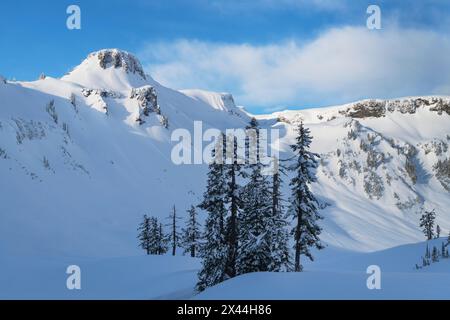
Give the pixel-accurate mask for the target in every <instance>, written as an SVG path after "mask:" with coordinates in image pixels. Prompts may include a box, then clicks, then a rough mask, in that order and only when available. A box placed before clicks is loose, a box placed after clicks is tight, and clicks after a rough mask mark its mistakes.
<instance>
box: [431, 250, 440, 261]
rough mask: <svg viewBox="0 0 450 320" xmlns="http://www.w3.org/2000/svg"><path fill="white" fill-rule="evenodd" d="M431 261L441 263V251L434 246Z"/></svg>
mask: <svg viewBox="0 0 450 320" xmlns="http://www.w3.org/2000/svg"><path fill="white" fill-rule="evenodd" d="M431 260H432V261H433V262H438V261H439V250H438V249H437V248H436V247H435V246H433V252H432V254H431Z"/></svg>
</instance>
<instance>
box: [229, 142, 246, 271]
mask: <svg viewBox="0 0 450 320" xmlns="http://www.w3.org/2000/svg"><path fill="white" fill-rule="evenodd" d="M238 148H239V145H238V141H237V138H236V137H235V136H232V135H230V136H228V137H226V158H225V181H226V183H225V201H226V205H227V207H228V211H229V215H228V217H227V219H226V221H225V222H226V228H225V232H226V241H227V247H228V248H227V253H228V258H227V262H226V265H227V267H226V274H227V276H228V277H230V278H233V277H235V276H236V257H237V249H238V234H239V225H238V214H239V212H240V210H241V209H242V199H241V195H242V187H241V185H240V183H239V180H240V179H241V178H244V177H245V172H244V171H243V166H242V159H240V158H239V155H238ZM244 160H245V159H244Z"/></svg>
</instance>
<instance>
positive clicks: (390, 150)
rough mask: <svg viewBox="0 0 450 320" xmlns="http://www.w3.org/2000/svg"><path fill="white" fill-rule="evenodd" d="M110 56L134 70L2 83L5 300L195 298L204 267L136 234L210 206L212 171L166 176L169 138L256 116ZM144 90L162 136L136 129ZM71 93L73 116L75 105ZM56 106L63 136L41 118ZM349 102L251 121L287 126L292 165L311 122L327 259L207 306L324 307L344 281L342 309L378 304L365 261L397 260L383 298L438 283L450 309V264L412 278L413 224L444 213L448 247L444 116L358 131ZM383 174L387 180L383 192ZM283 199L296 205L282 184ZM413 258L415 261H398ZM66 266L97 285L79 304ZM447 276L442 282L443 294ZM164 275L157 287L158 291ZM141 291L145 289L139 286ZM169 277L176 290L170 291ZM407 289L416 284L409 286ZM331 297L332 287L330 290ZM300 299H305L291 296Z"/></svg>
mask: <svg viewBox="0 0 450 320" xmlns="http://www.w3.org/2000/svg"><path fill="white" fill-rule="evenodd" d="M101 52H103V53H104V52H110V53H115V54H117V55H118V56H119V57H120V58H121V59H124V61H128V62H129V63H131V64H132V65H135V66H139V63H138V61H135V59H136V58H134V57H132V56H131V55H129V54H128V53H124V52H122V51H119V50H116V49H109V50H106V51H105V50H102V51H100V52H96V53H93V54H91V55H89V57H88V58H87V59H86V60H84V61H83V62H82V63H81V64H80V65H79V66H78V67H76V68H75V69H74V70H73V71H72V72H71V73H69V74H68V75H66V76H64V77H62V78H61V79H55V78H51V77H46V78H45V79H42V80H38V81H33V82H6V83H3V82H0V101H2V103H1V105H0V194H1V201H0V259H1V260H2V261H7V263H6V264H4V263H2V264H1V266H0V269H1V271H2V272H0V288H2V289H0V297H5V298H12V297H25V298H32V297H42V298H49V297H61V298H71V297H72V295H74V296H75V297H76V296H77V294H80V296H79V297H81V298H99V297H102V298H119V297H125V298H143V299H150V298H190V297H192V295H193V286H194V284H195V281H196V279H195V277H196V272H197V270H198V268H199V261H198V260H195V259H191V258H188V257H175V258H172V257H169V256H167V257H166V256H164V257H144V256H142V254H143V252H142V250H140V249H139V248H138V245H137V240H136V228H137V225H138V223H139V222H140V219H141V217H142V215H143V214H148V215H154V216H157V217H158V218H160V219H162V220H164V219H165V218H166V217H167V216H168V215H169V213H170V210H171V207H172V206H173V205H175V206H176V207H177V210H178V212H180V213H181V215H184V216H186V214H185V212H186V210H187V209H188V208H189V207H190V206H191V205H196V204H198V203H199V202H200V199H201V197H202V194H203V191H204V187H205V183H206V173H207V167H206V166H205V165H184V166H177V165H175V164H173V163H172V161H171V159H170V154H171V149H172V147H173V146H174V144H173V142H171V140H170V137H171V133H172V132H173V130H175V129H177V128H186V129H188V130H189V131H192V130H193V127H194V121H203V126H204V129H206V128H218V129H219V130H225V129H226V128H243V127H245V126H246V125H247V123H248V121H249V119H250V116H249V115H248V114H247V112H245V110H242V109H240V108H238V107H236V105H235V103H234V100H233V98H232V96H231V95H230V94H224V93H214V92H207V91H202V90H182V91H177V90H173V89H170V88H166V87H164V86H162V85H161V84H159V83H158V82H156V81H155V80H154V79H152V78H151V77H150V76H148V75H145V77H143V76H142V74H140V72H139V70H138V69H133V68H132V69H125V68H123V65H122V66H121V67H114V66H113V65H111V64H107V65H106V67H105V68H102V67H101V65H100V64H99V58H98V55H99V54H100V53H101ZM133 70H134V72H133ZM143 86H152V87H153V88H155V91H156V93H157V98H158V105H159V106H160V109H161V113H162V115H164V116H166V117H167V119H168V122H169V127H168V129H166V128H164V127H163V126H162V125H161V121H160V118H159V117H158V115H156V114H155V113H151V114H150V115H149V116H148V117H146V118H145V123H144V124H142V125H139V124H138V123H137V122H136V117H137V116H138V115H139V104H138V101H137V100H136V99H132V98H130V94H131V90H132V89H133V88H140V87H143ZM83 89H94V90H97V89H102V90H106V91H107V92H109V94H110V96H105V97H102V96H101V95H99V94H91V95H89V96H87V97H86V96H85V95H84V94H83ZM72 94H73V95H74V97H75V101H76V106H75V107H74V106H73V105H72V104H71V103H70V97H71V95H72ZM437 98H441V99H444V100H445V101H448V99H449V98H448V97H437ZM404 99H406V100H405V101H407V100H408V99H413V98H404ZM52 100H53V101H54V107H55V110H56V113H57V116H58V120H57V123H55V121H54V120H53V119H52V117H51V116H50V114H49V112H47V111H46V108H47V106H48V105H49V103H50V102H51V101H52ZM400 101H403V100H402V99H400ZM353 105H354V104H348V105H344V106H337V107H328V108H316V109H310V110H300V111H283V112H278V113H275V114H271V115H263V116H257V118H258V119H259V120H260V122H261V124H262V126H263V127H266V128H278V129H280V150H281V156H282V157H283V158H287V157H288V156H289V155H290V151H289V144H290V143H292V142H293V140H294V137H295V132H294V129H295V125H296V123H297V122H298V121H299V120H300V119H303V121H304V122H305V125H306V126H307V127H309V128H310V129H311V132H312V135H313V137H314V140H313V144H312V149H313V151H314V152H317V153H319V154H320V155H321V158H322V164H321V166H320V167H319V168H318V171H317V175H318V183H317V184H315V185H314V186H313V190H314V192H315V193H316V194H317V196H318V198H319V199H320V200H321V202H322V203H323V204H324V209H323V210H321V214H322V215H323V216H324V217H325V219H324V220H323V221H322V222H321V225H322V227H323V229H324V231H323V234H322V239H323V241H324V242H325V243H327V244H328V245H329V247H328V248H327V249H325V250H324V251H323V252H320V253H319V254H318V259H317V261H316V263H314V264H311V265H307V267H306V270H307V272H305V273H304V274H299V275H297V274H289V275H287V274H270V275H268V274H255V275H252V274H251V275H246V276H244V277H240V278H236V279H233V280H231V281H227V282H226V283H224V284H222V285H219V286H218V287H217V288H212V289H210V290H208V291H207V292H205V293H204V294H203V295H200V296H199V298H202V297H204V298H211V297H218V296H223V297H230V298H231V297H232V294H233V291H235V292H234V293H236V296H234V298H238V297H247V298H256V297H258V294H260V295H264V294H270V292H269V293H265V292H264V288H270V287H271V286H273V287H274V288H277V290H273V294H277V295H279V296H280V297H288V298H289V297H290V298H302V297H305V298H308V297H310V298H311V297H319V296H320V294H323V296H322V297H327V298H328V297H330V298H332V297H337V296H336V295H337V294H338V293H339V292H340V291H342V290H339V289H338V286H339V284H340V283H343V281H344V280H336V281H334V280H333V279H334V278H340V277H343V279H347V280H348V281H355V282H354V283H355V284H354V286H352V287H351V290H350V291H349V293H348V296H342V298H344V297H355V296H357V295H358V296H359V295H360V294H361V297H362V298H371V297H374V298H377V297H378V296H379V295H380V294H379V293H375V292H365V291H364V290H367V289H365V287H363V288H361V287H359V286H360V283H359V282H360V280H363V278H366V275H365V268H366V267H367V266H366V264H367V263H369V260H370V263H372V262H371V261H372V258H374V259H373V261H375V262H377V263H386V264H387V263H388V262H389V261H393V262H392V263H391V265H392V268H391V267H389V268H387V270H386V271H387V272H388V273H387V274H386V280H385V281H386V282H385V283H386V285H387V287H386V288H388V287H389V286H391V285H392V286H393V287H399V288H401V286H403V288H405V289H403V290H402V289H398V290H397V289H396V290H397V291H396V290H394V289H393V291H389V292H390V293H387V294H386V296H385V297H386V298H391V297H398V296H400V295H401V294H405V297H421V296H423V297H428V296H427V294H428V293H429V291H418V290H413V288H412V287H411V286H412V285H413V284H415V285H417V286H418V287H423V288H428V286H432V285H428V284H426V283H425V282H426V281H431V280H433V281H432V283H433V285H434V284H435V286H436V288H437V292H438V293H435V295H433V294H434V293H433V294H431V293H430V297H437V298H440V297H443V296H445V294H446V293H445V292H443V291H442V290H443V287H444V285H445V284H446V283H448V278H447V276H445V275H442V274H441V273H440V272H442V271H443V269H442V270H441V268H444V267H440V266H445V267H447V264H448V263H447V262H448V261H443V262H440V263H439V264H436V265H432V266H431V267H429V268H428V270H426V271H422V270H421V271H414V270H412V269H411V268H412V266H413V265H414V264H415V263H419V262H420V256H421V255H423V250H422V249H423V248H422V247H423V243H420V242H421V241H423V234H422V233H421V231H420V229H419V227H418V224H419V223H418V221H419V218H420V209H421V208H422V207H425V208H435V209H436V212H437V223H438V224H439V225H440V226H441V228H442V234H443V235H444V234H447V233H448V232H449V231H450V213H449V212H448V210H447V208H448V207H449V206H450V196H449V192H448V191H447V190H445V189H444V187H443V185H442V184H441V182H440V181H439V180H438V179H437V178H436V176H435V174H434V171H433V166H434V165H435V163H436V162H437V160H439V159H445V158H449V157H450V151H449V149H447V150H442V151H439V150H438V149H437V148H436V147H433V146H432V144H433V143H436V142H439V143H446V144H449V143H450V141H449V140H450V137H449V130H448V127H449V123H450V116H449V115H448V114H447V113H445V112H443V113H442V114H439V113H438V112H436V111H431V110H430V107H420V108H418V109H417V110H416V111H415V113H412V114H410V113H402V112H400V111H398V110H395V111H394V112H386V115H385V116H383V117H365V118H358V119H352V118H351V117H350V116H348V115H347V114H345V111H346V110H348V109H349V108H351V107H352V106H353ZM105 106H106V109H105ZM352 130H353V131H354V132H356V136H355V138H354V139H353V138H349V134H350V133H351V132H352ZM368 135H378V136H377V138H376V142H375V143H374V144H373V146H371V148H372V149H373V151H374V152H376V153H383V154H385V156H386V157H387V158H389V157H390V158H389V159H390V160H389V161H386V162H384V163H382V164H381V165H379V166H378V167H377V168H371V167H368V165H367V159H368V153H367V152H365V151H363V150H361V145H362V144H363V143H369V140H368ZM408 144H409V145H412V146H414V147H415V148H416V149H417V154H416V155H415V156H413V158H412V161H413V162H414V163H415V164H416V167H417V182H416V183H413V181H412V180H411V178H410V177H409V176H408V174H407V172H406V171H405V169H404V168H405V162H406V155H405V154H403V153H402V152H403V151H401V150H400V148H406V147H407V145H408ZM338 149H339V150H340V152H341V154H340V155H338V151H337V150H338ZM372 149H371V150H372ZM44 159H46V160H48V163H49V167H46V166H45V165H44ZM342 163H347V164H351V163H353V164H354V163H357V164H358V165H360V166H361V167H362V169H361V172H359V171H358V170H357V169H355V168H350V169H348V170H347V176H346V177H340V175H339V172H340V168H341V165H342ZM364 169H367V170H369V171H371V172H372V171H373V172H374V173H376V174H377V175H378V176H379V177H380V178H381V181H382V182H383V186H384V191H383V194H382V196H381V197H380V198H377V197H376V196H374V195H369V194H368V193H367V192H366V191H365V188H364V187H365V181H366V174H367V172H366V171H364ZM388 176H390V177H392V181H390V182H389V183H390V184H389V183H388V180H389V179H388ZM283 187H284V189H283V193H284V194H285V195H288V194H289V192H288V184H287V180H286V181H285V183H284V186H283ZM395 194H397V196H398V198H399V199H397V198H396V197H395ZM398 203H400V204H401V205H402V206H403V208H400V207H401V206H399V205H397V204H398ZM199 218H200V220H204V219H205V213H203V212H201V213H200V215H199ZM414 243H418V244H414ZM404 245H406V247H403V246H404ZM408 246H411V247H408ZM386 250H391V251H386ZM395 250H399V251H395ZM392 252H396V253H395V254H391V253H392ZM397 256H398V258H396V257H397ZM406 257H410V258H408V259H407V263H403V262H402V261H403V258H405V259H406ZM335 260H337V262H336V270H334V269H333V270H330V268H328V267H327V268H325V265H326V261H335ZM357 261H361V263H357ZM380 261H381V262H380ZM405 261H406V260H405ZM68 264H80V265H82V266H83V268H82V270H83V273H84V274H86V275H87V277H89V280H86V281H87V282H86V285H87V283H90V282H91V281H92V283H93V284H92V285H93V286H95V288H92V289H91V288H89V289H88V287H86V288H83V290H82V292H80V293H73V292H69V291H67V290H66V289H65V285H64V284H65V278H66V275H65V267H67V265H68ZM339 265H340V266H339ZM355 265H358V268H357V269H356V270H355V268H354V267H353V266H355ZM396 266H402V267H398V268H397V267H396ZM438 266H439V267H438ZM363 267H364V268H363ZM85 269H86V270H85ZM105 270H106V271H105ZM108 270H109V271H108ZM104 272H106V273H105V274H103V273H104ZM113 273H114V274H121V275H123V280H120V281H123V282H121V283H119V284H118V285H117V286H114V285H113V284H111V277H113V276H112V274H113ZM36 274H38V275H39V276H37V277H36V276H35V275H36ZM397 274H399V276H398V277H397ZM440 276H442V277H443V278H442V279H444V280H442V284H441V283H439V284H436V283H437V282H438V281H437V280H435V279H437V278H438V277H440ZM158 277H160V278H161V280H155V279H159V278H158ZM140 278H142V279H144V280H142V282H145V283H150V284H151V287H147V286H141V284H140V283H139V281H138V280H139V279H140ZM95 279H97V280H95ZM164 279H169V280H170V281H169V280H167V283H165V282H164ZM318 279H327V280H328V281H329V283H330V285H329V286H328V287H327V288H326V290H325V289H324V290H319V289H314V290H317V291H311V290H313V288H311V287H313V283H314V282H315V281H319V280H318ZM390 279H392V284H389V283H390V282H389V281H390ZM396 279H398V280H396ZM411 279H412V280H411ZM414 279H416V280H414ZM427 279H431V280H427ZM347 280H346V281H347ZM407 280H408V281H409V280H411V283H412V284H411V285H407V283H406V282H407ZM61 281H62V282H61ZM157 281H160V282H157ZM396 281H398V283H397V282H396ZM446 281H447V282H446ZM44 283H48V285H47V284H46V285H44ZM94 283H95V284H94ZM248 283H251V284H252V285H253V287H254V289H253V290H252V292H253V293H254V295H253V296H251V294H252V292H250V291H249V292H246V291H245V290H243V289H242V287H243V286H244V285H246V284H248ZM320 283H325V282H324V281H323V280H320ZM364 283H365V282H362V285H363V286H364ZM153 284H154V285H153ZM334 285H335V286H336V288H335V289H333V288H331V287H333V286H334ZM121 287H122V288H123V290H122V289H121ZM297 287H301V288H303V287H304V288H305V290H304V291H302V290H300V291H299V292H297V291H295V288H297ZM4 288H8V290H7V291H6V290H5V289H4ZM283 288H285V289H283ZM349 288H350V285H349ZM85 289H86V290H85ZM441 289H442V290H441ZM427 290H428V289H427ZM430 290H431V287H430ZM447 291H448V290H447ZM238 292H241V293H240V294H241V295H240V296H239V295H237V294H238ZM384 292H385V291H384ZM341 293H342V292H341ZM422 293H423V294H422ZM283 294H284V295H283ZM335 294H336V295H335ZM227 295H228V296H227Z"/></svg>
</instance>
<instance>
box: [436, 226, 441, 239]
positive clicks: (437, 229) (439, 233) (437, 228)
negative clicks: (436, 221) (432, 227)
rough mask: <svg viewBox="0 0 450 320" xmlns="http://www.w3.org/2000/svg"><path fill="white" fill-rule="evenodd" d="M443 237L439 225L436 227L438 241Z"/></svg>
mask: <svg viewBox="0 0 450 320" xmlns="http://www.w3.org/2000/svg"><path fill="white" fill-rule="evenodd" d="M440 236H441V227H440V226H439V225H437V226H436V239H437V238H439V237H440Z"/></svg>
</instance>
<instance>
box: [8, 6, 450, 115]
mask: <svg viewBox="0 0 450 320" xmlns="http://www.w3.org/2000/svg"><path fill="white" fill-rule="evenodd" d="M70 4H77V5H79V6H80V8H81V13H82V16H81V21H82V29H81V30H68V29H67V28H66V19H67V14H66V8H67V6H68V5H70ZM369 4H377V5H379V6H380V8H381V10H382V30H373V31H369V30H367V28H366V27H365V25H366V19H367V14H366V8H367V7H368V5H369ZM0 6H1V10H0V46H1V48H2V55H1V59H0V74H2V75H3V76H5V77H7V78H16V79H19V80H32V79H36V78H37V77H38V75H39V74H40V73H42V72H44V73H46V74H47V75H50V76H54V77H60V76H62V75H63V74H64V73H66V72H67V71H69V70H70V69H71V68H73V67H74V66H75V65H77V64H78V63H80V62H81V60H82V59H83V58H85V57H86V56H87V54H88V53H90V52H92V51H96V50H99V49H102V48H110V47H117V48H121V49H124V50H127V51H130V52H133V53H135V54H136V55H137V56H138V57H139V58H140V59H141V62H142V63H143V65H144V66H145V68H146V69H147V71H148V72H150V74H151V75H152V76H153V77H155V78H156V80H159V81H161V82H162V83H163V84H166V85H168V86H172V87H175V88H178V89H181V88H187V87H199V88H203V89H209V90H216V91H229V92H232V93H233V94H234V95H235V98H236V100H237V102H238V103H239V104H242V105H245V106H246V107H248V108H249V109H250V110H251V111H253V112H267V111H274V110H278V109H283V108H287V107H290V108H301V107H314V106H323V105H328V104H338V103H344V102H349V101H351V100H356V99H360V98H391V97H395V96H399V95H402V96H403V95H422V94H450V79H449V78H448V76H446V75H444V74H440V73H445V72H447V73H450V70H448V69H449V68H450V66H449V64H448V63H447V61H448V60H449V59H450V58H448V57H449V55H448V54H449V53H450V52H449V51H448V50H450V49H449V48H450V45H449V38H448V37H449V36H448V34H449V30H450V2H449V1H445V0H427V1H414V2H412V1H400V0H389V1H364V0H360V1H358V0H354V1H345V0H295V1H294V0H277V1H275V0H254V1H249V0H241V1H237V0H228V1H225V0H224V1H217V0H215V1H214V0H212V1H206V0H190V1H187V0H185V1H182V0H172V1H170V0H166V1H158V0H153V1H144V0H135V1H133V0H128V1H125V0H109V1H99V0H97V1H95V0H90V1H63V0H58V1H54V0H53V1H52V0H42V1H39V2H37V1H33V2H31V1H25V0H15V1H2V3H1V4H0ZM372 46H373V47H372ZM374 52H375V53H374ZM403 56H405V58H404V59H403ZM446 57H447V58H446ZM380 70H385V71H384V72H382V71H380ZM437 73H439V75H436V74H437Z"/></svg>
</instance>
